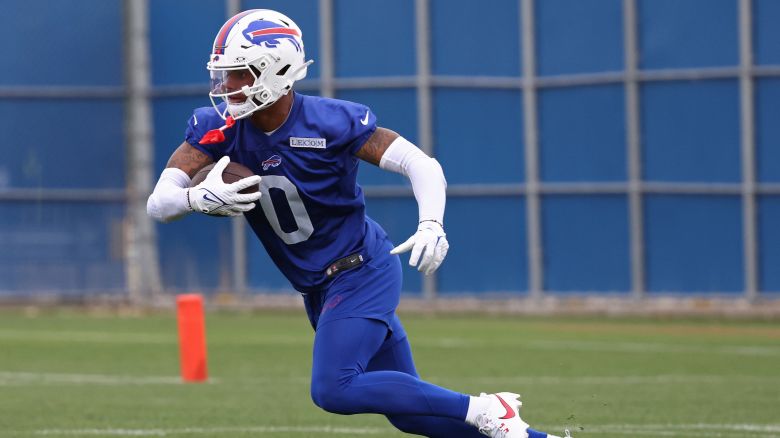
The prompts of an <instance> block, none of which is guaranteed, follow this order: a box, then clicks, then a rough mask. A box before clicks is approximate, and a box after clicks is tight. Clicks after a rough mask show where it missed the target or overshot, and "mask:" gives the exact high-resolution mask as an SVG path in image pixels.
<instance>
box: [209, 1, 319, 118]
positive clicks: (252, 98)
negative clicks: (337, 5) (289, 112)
mask: <svg viewBox="0 0 780 438" xmlns="http://www.w3.org/2000/svg"><path fill="white" fill-rule="evenodd" d="M312 62H314V61H311V60H310V61H305V53H304V50H303V33H302V32H301V29H300V28H299V27H298V25H296V24H295V22H294V21H292V20H290V19H289V18H288V17H287V16H285V15H284V14H280V13H279V12H276V11H272V10H270V9H252V10H249V11H244V12H241V13H239V14H237V15H235V16H234V17H233V18H231V19H229V20H228V21H227V22H226V23H225V24H224V25H223V26H222V28H221V29H220V30H219V33H218V34H217V37H216V38H215V39H214V48H213V51H212V53H211V57H210V58H209V62H208V64H206V67H207V68H208V69H209V71H210V73H211V91H210V92H209V97H210V98H211V103H212V105H214V108H215V109H216V110H217V113H219V115H220V117H222V118H223V119H226V118H227V116H228V115H230V116H232V117H233V119H241V118H244V117H247V116H249V115H250V114H252V113H253V112H255V111H258V110H261V109H263V108H267V107H269V106H271V105H272V104H273V103H274V102H276V101H277V100H279V98H281V97H282V96H284V95H285V94H287V93H288V92H289V91H290V89H292V85H293V83H295V81H297V80H300V79H303V78H305V77H306V69H307V67H308V65H309V64H311V63H312ZM236 70H249V72H250V73H251V74H252V76H254V83H253V84H252V85H244V86H243V87H242V88H240V89H233V90H230V89H228V88H227V86H226V84H225V82H226V80H227V78H228V75H229V74H230V72H231V71H232V72H235V71H236ZM237 97H240V98H244V97H246V100H243V101H241V102H237V100H239V99H237ZM231 98H232V99H231ZM220 99H221V100H222V101H224V102H226V103H227V106H226V108H225V109H224V110H222V111H220V109H219V108H218V105H219V102H218V100H220Z"/></svg>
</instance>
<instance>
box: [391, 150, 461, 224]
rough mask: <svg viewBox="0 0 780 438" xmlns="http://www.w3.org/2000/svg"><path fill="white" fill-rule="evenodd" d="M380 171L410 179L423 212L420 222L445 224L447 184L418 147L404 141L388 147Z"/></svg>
mask: <svg viewBox="0 0 780 438" xmlns="http://www.w3.org/2000/svg"><path fill="white" fill-rule="evenodd" d="M379 167H380V168H382V169H385V170H389V171H391V172H396V173H400V174H401V175H404V176H406V177H408V178H409V181H411V183H412V191H414V197H415V199H417V206H418V208H419V210H420V221H421V222H422V221H428V220H433V221H436V222H438V223H439V224H443V223H444V205H445V203H446V197H447V195H446V189H447V180H445V179H444V171H443V170H442V168H441V165H440V164H439V162H438V161H436V160H435V159H433V158H431V157H429V156H427V155H425V153H424V152H423V151H421V150H420V149H419V148H418V147H417V146H415V145H414V144H412V143H411V142H409V141H408V140H406V139H405V138H403V137H398V138H396V139H395V140H394V141H393V142H392V143H390V146H388V148H387V150H386V151H385V153H384V154H383V155H382V159H381V160H380V161H379Z"/></svg>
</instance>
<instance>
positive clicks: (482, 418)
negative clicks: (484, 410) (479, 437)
mask: <svg viewBox="0 0 780 438" xmlns="http://www.w3.org/2000/svg"><path fill="white" fill-rule="evenodd" d="M476 420H477V427H478V428H479V432H480V433H482V434H485V435H488V436H490V437H491V438H505V437H506V431H505V430H504V429H501V428H500V427H499V426H498V425H497V424H496V422H495V421H494V420H493V419H492V418H490V417H488V416H487V415H483V414H480V415H477V418H476ZM491 433H492V434H491Z"/></svg>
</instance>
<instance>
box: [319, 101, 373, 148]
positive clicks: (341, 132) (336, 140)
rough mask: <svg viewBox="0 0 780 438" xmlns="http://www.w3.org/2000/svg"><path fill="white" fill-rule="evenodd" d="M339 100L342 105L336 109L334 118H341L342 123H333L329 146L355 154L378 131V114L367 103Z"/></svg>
mask: <svg viewBox="0 0 780 438" xmlns="http://www.w3.org/2000/svg"><path fill="white" fill-rule="evenodd" d="M338 102H339V103H340V105H339V106H338V108H337V109H336V110H335V111H334V113H335V114H333V116H334V117H333V118H332V119H333V120H338V119H341V123H339V124H332V125H331V127H332V128H333V129H332V130H331V133H330V137H331V138H330V141H329V146H328V147H329V148H337V149H339V150H343V151H344V152H348V153H349V154H350V155H355V154H356V153H357V151H359V150H360V148H361V147H363V145H364V144H365V143H366V141H367V140H368V138H369V137H371V134H373V133H374V131H376V116H375V115H374V113H373V112H372V111H371V109H370V108H369V107H367V106H366V105H362V104H359V103H354V102H347V101H338Z"/></svg>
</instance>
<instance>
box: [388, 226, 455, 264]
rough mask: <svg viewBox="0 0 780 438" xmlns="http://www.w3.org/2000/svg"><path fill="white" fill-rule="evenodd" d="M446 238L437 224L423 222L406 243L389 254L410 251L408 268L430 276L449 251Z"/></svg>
mask: <svg viewBox="0 0 780 438" xmlns="http://www.w3.org/2000/svg"><path fill="white" fill-rule="evenodd" d="M446 236H447V235H446V234H444V229H443V228H442V227H441V225H439V223H438V222H434V221H423V222H420V225H419V226H418V227H417V232H416V233H414V235H413V236H412V237H410V238H409V239H408V240H407V241H406V242H404V243H402V244H400V245H398V246H396V247H395V248H393V250H392V251H390V254H401V253H404V252H406V251H409V250H410V249H411V250H412V254H411V255H410V256H409V266H417V270H418V271H420V272H423V273H425V275H431V274H433V273H434V271H436V269H438V268H439V265H441V262H443V261H444V257H446V256H447V251H448V250H449V249H450V244H449V243H448V242H447V237H446ZM421 256H422V259H421V258H420V257H421ZM418 261H419V262H420V264H419V266H418V265H417V262H418Z"/></svg>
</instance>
